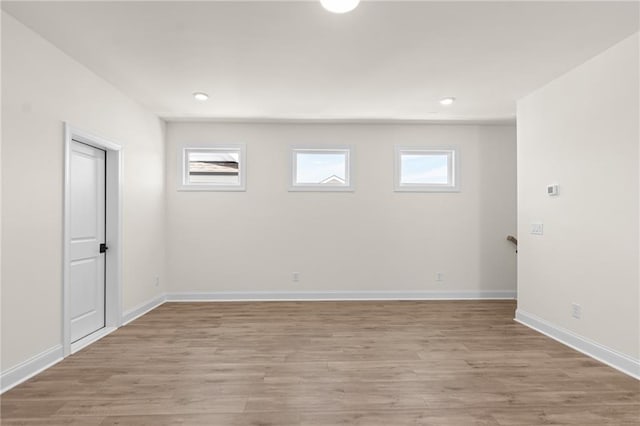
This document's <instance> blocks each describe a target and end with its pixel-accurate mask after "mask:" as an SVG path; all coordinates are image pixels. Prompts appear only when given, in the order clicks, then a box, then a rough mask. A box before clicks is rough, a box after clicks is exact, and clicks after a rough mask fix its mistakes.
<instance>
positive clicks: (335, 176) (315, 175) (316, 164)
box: [296, 152, 347, 185]
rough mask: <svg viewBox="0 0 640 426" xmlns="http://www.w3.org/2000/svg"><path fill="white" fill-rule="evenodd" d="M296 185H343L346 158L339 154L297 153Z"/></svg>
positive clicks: (344, 182)
mask: <svg viewBox="0 0 640 426" xmlns="http://www.w3.org/2000/svg"><path fill="white" fill-rule="evenodd" d="M296 183H297V184H315V185H345V184H346V183H347V156H346V154H341V153H301V152H299V153H297V154H296Z"/></svg>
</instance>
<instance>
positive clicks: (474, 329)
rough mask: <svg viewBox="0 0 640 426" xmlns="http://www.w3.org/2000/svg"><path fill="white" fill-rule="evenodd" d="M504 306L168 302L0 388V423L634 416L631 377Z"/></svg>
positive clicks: (393, 425)
mask: <svg viewBox="0 0 640 426" xmlns="http://www.w3.org/2000/svg"><path fill="white" fill-rule="evenodd" d="M514 309H515V304H514V303H513V302H511V301H481V302H478V301H470V302H466V301H465V302H444V301H443V302H440V301H438V302H290V303H280V302H261V303H168V304H165V305H163V306H161V307H160V308H158V309H156V310H154V311H152V312H151V313H149V314H147V315H145V316H144V317H142V318H140V319H138V320H136V321H135V322H133V323H131V324H130V325H128V326H126V327H123V328H121V329H120V330H118V331H117V332H115V333H113V334H111V335H109V336H107V337H106V338H104V339H102V340H100V341H99V342H97V343H95V344H93V345H92V346H90V347H88V348H86V349H85V350H83V351H81V352H79V353H78V354H76V355H73V356H71V357H69V358H67V359H65V360H64V361H62V362H61V363H59V364H57V365H56V366H54V367H53V368H50V369H49V370H46V371H45V372H43V373H42V374H40V375H39V376H37V377H35V378H33V379H31V380H29V381H28V382H26V383H24V384H22V385H20V386H18V387H16V388H14V389H13V390H11V391H9V392H7V393H6V394H5V395H3V396H2V424H3V425H15V424H42V425H44V424H47V425H57V424H78V425H88V426H90V425H115V424H120V425H142V424H144V425H154V426H156V425H174V424H185V425H222V426H224V425H279V426H285V425H316V426H317V425H347V424H348V425H367V426H369V425H371V426H375V425H385V426H398V425H413V424H421V425H422V424H428V425H455V426H463V425H537V424H573V425H604V424H615V425H638V424H640V382H638V381H636V380H634V379H632V378H630V377H627V376H625V375H623V374H622V373H619V372H617V371H615V370H613V369H611V368H609V367H606V366H604V365H602V364H600V363H598V362H596V361H593V360H592V359H590V358H588V357H586V356H583V355H581V354H579V353H578V352H575V351H573V350H571V349H569V348H567V347H565V346H563V345H561V344H559V343H557V342H555V341H553V340H551V339H549V338H547V337H544V336H542V335H540V334H538V333H536V332H534V331H532V330H529V329H528V328H526V327H524V326H521V325H519V324H517V323H515V322H514V321H513V316H514Z"/></svg>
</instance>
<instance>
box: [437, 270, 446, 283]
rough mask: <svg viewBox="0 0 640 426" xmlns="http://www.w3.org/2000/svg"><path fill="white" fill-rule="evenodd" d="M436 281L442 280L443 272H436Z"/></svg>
mask: <svg viewBox="0 0 640 426" xmlns="http://www.w3.org/2000/svg"><path fill="white" fill-rule="evenodd" d="M436 281H437V282H442V281H444V274H443V273H442V272H436Z"/></svg>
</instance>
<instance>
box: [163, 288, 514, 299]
mask: <svg viewBox="0 0 640 426" xmlns="http://www.w3.org/2000/svg"><path fill="white" fill-rule="evenodd" d="M515 297H516V292H515V291H502V290H499V291H460V292H445V291H442V292H440V291H297V292H284V291H283V292H280V291H251V292H243V291H216V292H200V293H198V292H189V293H167V294H166V300H167V301H168V302H223V301H224V302H232V301H238V302H240V301H241V302H251V301H287V300H291V301H314V300H315V301H321V300H479V299H489V300H494V299H515Z"/></svg>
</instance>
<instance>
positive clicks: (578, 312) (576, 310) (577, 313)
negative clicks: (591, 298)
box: [571, 303, 582, 319]
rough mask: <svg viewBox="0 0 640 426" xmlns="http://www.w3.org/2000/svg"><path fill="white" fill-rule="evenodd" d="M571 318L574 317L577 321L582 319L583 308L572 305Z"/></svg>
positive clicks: (575, 304)
mask: <svg viewBox="0 0 640 426" xmlns="http://www.w3.org/2000/svg"><path fill="white" fill-rule="evenodd" d="M571 316H572V317H574V318H575V319H580V318H582V306H580V305H578V304H577V303H572V304H571Z"/></svg>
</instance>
